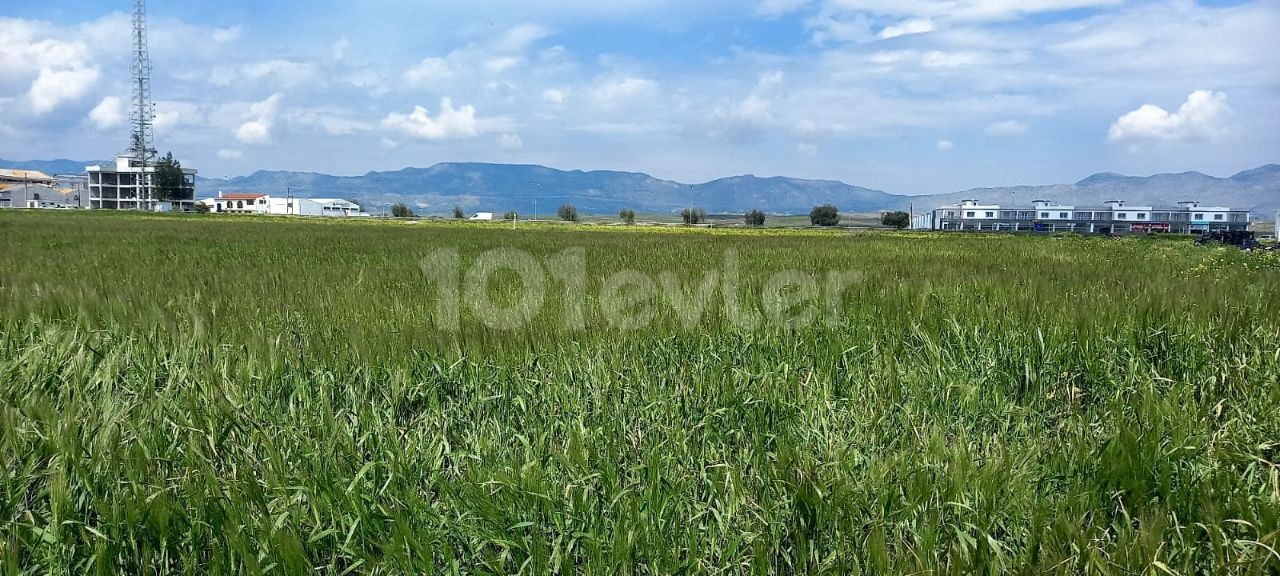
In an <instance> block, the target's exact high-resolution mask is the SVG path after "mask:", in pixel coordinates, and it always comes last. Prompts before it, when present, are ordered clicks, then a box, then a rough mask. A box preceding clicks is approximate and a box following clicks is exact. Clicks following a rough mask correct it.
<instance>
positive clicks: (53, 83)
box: [27, 68, 99, 115]
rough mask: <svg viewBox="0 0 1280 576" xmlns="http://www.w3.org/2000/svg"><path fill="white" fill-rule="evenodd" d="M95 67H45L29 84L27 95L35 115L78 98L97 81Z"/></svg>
mask: <svg viewBox="0 0 1280 576" xmlns="http://www.w3.org/2000/svg"><path fill="white" fill-rule="evenodd" d="M98 76H99V73H98V69H97V68H71V69H69V70H57V71H55V70H52V69H49V68H45V69H43V70H41V71H40V76H39V77H37V78H36V81H35V82H33V83H32V84H31V90H30V91H28V92H27V97H28V98H30V100H31V109H32V110H34V111H35V113H36V114H37V115H40V114H46V113H48V112H51V111H53V109H55V108H57V107H58V106H61V105H62V104H63V103H65V102H69V101H74V100H78V99H79V98H80V97H81V96H84V95H85V93H86V92H88V91H89V88H91V87H93V85H94V84H96V83H97V82H98Z"/></svg>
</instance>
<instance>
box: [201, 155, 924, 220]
mask: <svg viewBox="0 0 1280 576" xmlns="http://www.w3.org/2000/svg"><path fill="white" fill-rule="evenodd" d="M200 188H201V190H202V191H203V193H205V194H216V193H217V191H218V190H222V191H225V192H249V191H271V192H273V193H277V194H279V193H284V192H285V191H286V190H287V189H292V191H293V192H294V193H296V194H299V195H306V196H333V197H339V198H350V199H353V200H358V201H360V202H361V203H363V204H367V205H369V207H370V208H373V209H377V208H379V207H383V206H390V205H391V204H393V203H396V202H405V203H407V204H409V205H411V206H415V207H416V208H417V209H418V210H419V211H425V212H428V213H446V212H450V211H452V209H453V206H455V205H460V206H462V207H463V208H464V209H466V210H469V211H471V210H484V211H491V212H505V211H508V210H516V211H518V212H520V213H522V214H532V212H533V210H534V201H535V200H536V201H537V210H538V212H539V213H540V214H552V213H554V212H555V210H556V208H557V207H559V206H560V205H561V204H573V205H574V206H575V207H577V208H578V210H579V211H582V212H584V213H590V214H613V213H616V212H617V211H618V210H621V209H622V208H632V209H634V210H637V211H641V212H677V211H679V210H680V209H681V208H683V207H686V206H688V205H689V204H690V203H692V204H693V205H695V206H697V207H700V208H703V209H705V210H707V211H709V212H743V211H746V210H751V209H753V208H761V209H764V210H767V211H769V212H773V213H779V214H782V213H799V212H804V213H808V211H809V210H810V209H811V208H812V207H813V206H814V205H815V203H816V204H825V203H832V204H835V205H837V206H842V207H843V206H848V207H849V209H856V210H858V211H875V210H883V209H890V208H895V207H897V206H899V205H901V204H902V197H900V196H894V195H892V194H887V193H885V192H880V191H878V190H870V189H867V188H860V187H857V186H850V185H848V184H845V183H843V182H831V181H819V180H799V179H795V178H757V177H755V176H737V177H734V178H726V179H723V180H716V181H713V182H707V183H705V184H693V185H690V184H682V183H680V182H673V181H670V180H660V179H657V178H654V177H652V176H649V175H647V174H639V173H633V172H612V171H593V172H583V171H579V170H574V171H563V170H555V169H552V168H546V167H543V166H530V165H506V164H478V163H459V164H437V165H435V166H432V167H431V168H406V169H404V170H399V171H396V172H370V173H368V174H365V175H364V176H356V177H337V176H327V175H324V174H313V173H298V172H256V173H254V174H251V175H249V176H243V177H238V178H232V179H230V180H202V181H201V182H200Z"/></svg>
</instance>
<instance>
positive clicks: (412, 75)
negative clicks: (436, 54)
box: [404, 58, 453, 85]
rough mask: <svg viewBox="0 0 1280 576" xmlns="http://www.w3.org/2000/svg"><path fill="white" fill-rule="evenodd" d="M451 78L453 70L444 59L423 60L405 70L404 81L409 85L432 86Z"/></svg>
mask: <svg viewBox="0 0 1280 576" xmlns="http://www.w3.org/2000/svg"><path fill="white" fill-rule="evenodd" d="M452 76H453V70H451V69H450V68H449V63H448V62H446V61H445V60H444V58H424V59H423V60H422V62H419V63H418V64H417V65H416V66H414V67H412V68H410V69H408V70H405V72H404V79H405V81H407V82H409V83H410V84H418V85H422V84H432V83H435V82H439V81H441V80H445V79H448V78H450V77H452Z"/></svg>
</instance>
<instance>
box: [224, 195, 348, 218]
mask: <svg viewBox="0 0 1280 576" xmlns="http://www.w3.org/2000/svg"><path fill="white" fill-rule="evenodd" d="M200 203H201V204H204V205H205V206H208V207H209V211H210V212H215V213H226V214H270V215H275V216H328V217H352V216H368V214H366V213H364V212H361V211H360V206H359V205H358V204H356V203H354V202H348V201H346V200H340V199H337V198H298V197H295V196H288V197H285V198H273V197H271V196H270V195H268V194H238V193H234V194H224V193H221V192H219V193H218V197H217V198H209V199H206V200H201V201H200Z"/></svg>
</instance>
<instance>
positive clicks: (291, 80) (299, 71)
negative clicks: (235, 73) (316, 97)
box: [240, 58, 321, 86]
mask: <svg viewBox="0 0 1280 576" xmlns="http://www.w3.org/2000/svg"><path fill="white" fill-rule="evenodd" d="M240 73H241V74H243V75H244V77H245V78H248V79H250V80H272V81H275V82H276V83H278V84H280V85H282V86H300V85H303V84H314V83H315V82H317V81H319V80H320V78H321V74H320V69H319V67H317V66H316V65H315V64H313V63H310V62H295V61H292V60H284V59H281V58H274V59H271V60H264V61H262V62H254V63H252V64H246V65H245V66H243V67H241V68H240Z"/></svg>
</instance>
